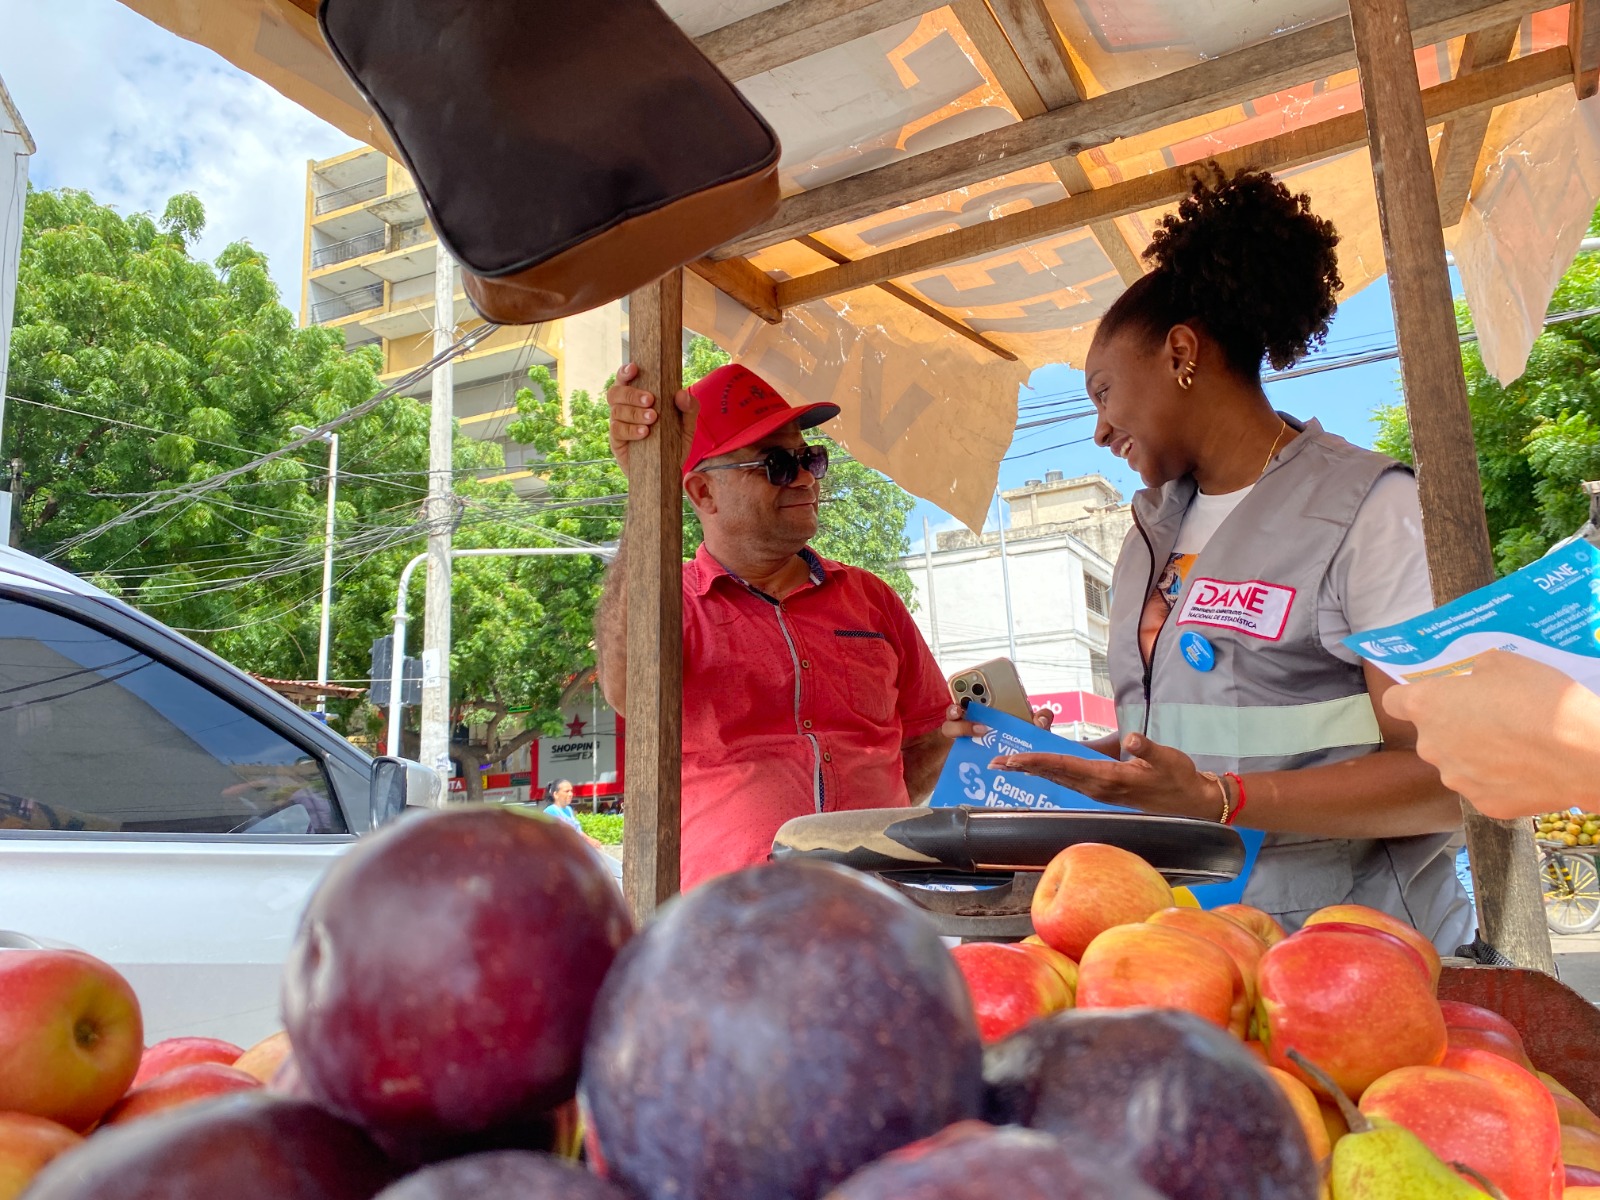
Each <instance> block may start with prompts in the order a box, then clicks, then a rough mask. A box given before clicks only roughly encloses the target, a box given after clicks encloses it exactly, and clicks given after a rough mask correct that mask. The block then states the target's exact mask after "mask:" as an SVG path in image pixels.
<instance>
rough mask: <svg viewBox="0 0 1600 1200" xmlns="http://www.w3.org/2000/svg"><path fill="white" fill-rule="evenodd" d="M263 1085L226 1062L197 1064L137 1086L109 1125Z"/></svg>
mask: <svg viewBox="0 0 1600 1200" xmlns="http://www.w3.org/2000/svg"><path fill="white" fill-rule="evenodd" d="M260 1086H261V1081H260V1080H259V1079H257V1078H256V1077H255V1076H254V1075H247V1074H245V1073H244V1072H243V1071H241V1070H239V1069H238V1068H237V1067H230V1066H228V1065H227V1064H226V1063H219V1062H197V1063H190V1064H189V1065H188V1066H186V1067H174V1068H173V1069H172V1070H170V1071H163V1072H162V1073H161V1074H160V1075H157V1076H156V1077H155V1078H154V1079H152V1080H151V1081H150V1082H149V1083H147V1084H145V1085H144V1086H143V1087H136V1088H134V1089H133V1090H132V1091H131V1092H129V1093H128V1094H127V1095H126V1096H124V1097H123V1098H122V1099H121V1100H119V1101H118V1102H117V1103H116V1104H115V1105H114V1106H113V1107H112V1109H111V1111H110V1112H108V1113H107V1114H106V1117H105V1122H104V1124H106V1125H125V1124H127V1123H128V1122H129V1121H137V1120H138V1119H139V1118H140V1117H148V1116H149V1115H150V1114H151V1113H157V1112H161V1111H162V1110H163V1109H168V1108H176V1107H177V1106H178V1105H180V1104H192V1103H193V1102H194V1101H196V1100H207V1099H209V1098H211V1097H212V1096H224V1095H227V1094H228V1093H229V1092H248V1091H251V1090H253V1089H255V1088H258V1087H260Z"/></svg>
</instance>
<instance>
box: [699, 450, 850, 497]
mask: <svg viewBox="0 0 1600 1200" xmlns="http://www.w3.org/2000/svg"><path fill="white" fill-rule="evenodd" d="M695 469H696V470H699V471H765V472H766V473H767V482H768V483H770V484H771V485H772V486H773V487H788V486H789V485H790V484H791V483H793V482H794V481H795V480H796V479H798V478H799V477H800V472H801V471H802V470H805V471H808V472H810V474H811V477H812V478H813V479H821V478H822V477H823V476H824V475H826V474H827V473H828V448H827V447H826V446H818V445H810V446H804V447H802V448H801V449H799V450H790V449H788V448H787V447H786V446H772V447H770V448H769V449H767V450H764V451H762V454H761V457H760V458H757V459H753V460H751V461H750V462H742V463H722V464H720V465H719V466H715V467H697V468H695Z"/></svg>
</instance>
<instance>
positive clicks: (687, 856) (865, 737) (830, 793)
mask: <svg viewBox="0 0 1600 1200" xmlns="http://www.w3.org/2000/svg"><path fill="white" fill-rule="evenodd" d="M802 557H804V558H805V559H806V562H807V565H808V566H809V567H810V568H811V578H810V580H809V581H808V582H807V583H806V584H805V585H804V586H802V587H801V588H800V589H799V590H798V591H795V592H792V593H790V594H789V595H787V596H785V597H784V598H783V600H782V601H781V602H780V601H774V600H773V599H772V598H771V597H769V596H767V595H765V594H764V593H761V592H758V591H756V590H755V589H753V588H751V587H749V586H747V585H746V584H744V583H743V582H742V581H741V580H739V579H738V578H737V577H735V576H733V575H730V574H729V573H728V572H727V570H725V569H724V568H723V567H722V566H721V564H719V563H718V562H717V561H716V560H715V559H714V558H712V557H711V555H710V554H708V553H707V552H706V550H705V547H703V546H702V547H701V548H700V550H699V552H698V553H697V554H696V555H695V557H694V560H693V561H692V562H688V563H685V564H684V567H683V651H684V663H683V841H682V849H681V871H682V885H683V887H684V888H685V889H687V888H690V887H693V886H694V885H695V884H697V883H699V882H701V881H702V880H705V879H707V878H709V877H711V876H713V875H717V874H721V873H722V872H725V871H734V870H738V869H739V868H741V867H747V866H750V865H751V864H753V863H759V862H763V861H765V860H766V858H767V855H768V854H769V853H770V851H771V850H772V839H773V836H774V835H775V834H776V833H777V832H778V827H779V826H780V825H782V824H783V823H784V822H785V821H787V820H789V819H790V818H791V817H798V816H803V815H804V814H806V813H814V812H824V811H826V812H838V811H840V810H842V809H853V808H895V807H903V806H905V805H907V804H909V803H910V802H911V800H910V796H909V794H908V793H907V791H906V781H905V773H904V769H903V767H902V761H901V757H900V753H901V747H902V746H903V745H904V744H905V743H906V742H907V741H909V740H911V739H912V738H916V737H921V736H922V735H923V734H926V733H929V732H931V731H932V730H935V729H937V728H938V727H939V726H940V725H941V724H942V723H943V722H944V711H945V709H946V708H947V707H948V706H949V703H950V695H949V692H948V691H947V690H946V688H945V681H944V677H943V676H942V675H941V674H940V672H939V666H938V664H937V663H936V662H934V659H933V655H932V653H930V652H929V650H928V646H927V643H926V642H924V641H923V640H922V635H921V634H920V633H919V632H918V631H917V627H916V625H915V624H913V622H912V620H911V614H910V613H909V612H907V611H906V606H905V605H904V604H903V603H901V601H900V597H899V596H897V595H895V593H894V591H893V589H891V588H890V587H889V585H888V584H886V583H884V582H883V581H882V580H881V579H879V578H878V577H877V576H875V575H873V574H872V573H871V572H868V571H863V570H859V569H858V568H856V567H848V566H845V565H844V564H842V563H836V562H829V561H828V560H826V559H822V558H819V557H817V556H816V555H815V554H812V553H811V552H810V551H809V550H807V551H804V552H803V553H802Z"/></svg>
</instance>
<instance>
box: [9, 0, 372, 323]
mask: <svg viewBox="0 0 1600 1200" xmlns="http://www.w3.org/2000/svg"><path fill="white" fill-rule="evenodd" d="M0 78H4V80H5V82H6V86H7V88H8V89H9V90H10V92H11V95H12V98H13V99H14V100H15V101H16V104H17V107H18V109H19V110H20V111H21V113H22V116H23V119H24V120H25V121H27V123H28V126H29V128H30V129H31V130H32V132H33V136H34V140H35V141H36V142H37V143H38V145H39V152H38V153H37V154H36V155H34V157H33V159H32V162H31V164H30V167H29V174H30V177H31V178H32V180H33V184H34V186H35V187H38V188H54V187H74V188H81V189H83V190H85V191H88V192H90V193H92V194H93V195H94V197H95V199H97V200H99V201H100V202H101V203H103V204H111V205H114V206H115V207H116V208H117V209H118V210H120V211H122V212H138V211H140V210H144V211H148V212H152V213H155V214H157V215H159V214H160V213H161V211H162V209H163V208H164V207H165V205H166V202H167V198H168V197H169V196H172V195H174V194H176V193H178V192H190V191H192V192H194V193H195V194H196V195H197V196H199V197H200V200H201V202H202V203H203V204H204V205H205V208H206V232H205V236H204V238H203V239H202V241H201V243H200V245H199V247H198V253H200V254H202V255H204V256H206V257H208V258H212V257H215V256H216V255H217V254H218V253H219V252H220V251H221V250H222V248H223V247H224V246H226V245H228V243H230V242H233V241H240V240H245V241H249V242H250V243H251V244H252V245H254V246H256V247H257V248H258V249H260V250H262V251H263V252H265V253H266V255H267V258H268V262H269V263H270V265H271V269H272V276H273V278H274V279H275V280H276V281H277V284H278V287H279V289H280V290H281V291H282V293H283V299H284V303H286V304H287V305H288V306H289V308H290V309H292V310H294V311H295V312H297V313H298V311H299V308H300V286H301V282H300V274H301V261H302V253H303V240H304V221H305V175H306V160H307V159H313V158H326V157H329V156H331V155H334V154H340V153H343V152H344V151H345V150H348V149H351V148H353V147H354V146H355V144H356V143H354V142H352V141H351V140H350V138H349V137H347V136H346V135H344V134H342V133H340V132H339V131H338V130H336V129H334V128H333V127H332V126H331V125H329V124H327V123H326V122H324V121H322V120H321V119H319V118H317V117H314V116H312V115H311V114H310V113H308V112H306V111H305V110H304V109H302V108H300V107H299V106H298V105H296V104H294V103H293V102H291V101H289V100H286V99H285V98H284V97H282V96H280V95H279V94H278V93H277V92H275V91H273V90H272V89H271V88H269V87H268V86H267V85H266V84H264V83H261V82H260V81H259V80H256V79H253V78H251V77H250V76H248V75H246V74H244V73H243V72H242V71H239V70H237V69H236V68H235V67H233V66H232V65H231V64H229V63H227V62H224V61H223V60H222V59H221V58H219V57H217V56H216V55H215V54H213V53H211V51H209V50H205V49H203V48H201V47H199V46H195V45H193V44H191V43H189V42H185V41H183V40H182V39H180V38H178V37H176V36H175V35H173V34H171V33H168V32H167V31H166V30H164V29H161V28H159V27H158V26H156V25H154V24H152V23H150V22H149V21H147V20H145V19H144V18H143V17H140V16H138V15H137V14H135V13H134V12H132V11H131V10H129V9H127V8H124V7H123V6H122V5H121V4H118V3H116V2H115V0H0Z"/></svg>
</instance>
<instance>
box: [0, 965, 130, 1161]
mask: <svg viewBox="0 0 1600 1200" xmlns="http://www.w3.org/2000/svg"><path fill="white" fill-rule="evenodd" d="M143 1046H144V1026H143V1023H142V1022H141V1020H140V1016H139V1002H138V1000H137V999H136V998H135V997H134V994H133V989H132V988H131V987H129V986H128V981H127V980H126V979H124V978H123V977H122V976H121V975H119V974H117V972H116V971H115V970H113V969H112V968H111V967H110V966H109V965H107V964H106V963H103V962H101V961H100V960H99V959H98V958H94V957H92V956H91V955H88V954H83V953H81V952H79V951H76V950H7V951H4V952H3V953H0V1110H4V1111H8V1112H21V1113H31V1114H32V1115H33V1116H36V1117H45V1118H47V1119H48V1120H51V1121H58V1122H60V1123H61V1124H62V1125H65V1126H67V1128H69V1129H76V1130H82V1129H87V1128H89V1126H91V1125H93V1124H94V1123H95V1122H96V1121H98V1120H99V1119H100V1117H101V1115H102V1114H104V1112H105V1111H106V1109H108V1108H110V1107H111V1106H112V1105H113V1104H115V1103H116V1101H117V1098H118V1097H120V1096H121V1095H122V1093H123V1092H125V1091H127V1089H128V1084H130V1083H131V1082H133V1077H134V1075H135V1073H137V1071H138V1070H139V1054H140V1051H141V1049H142V1048H143Z"/></svg>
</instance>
